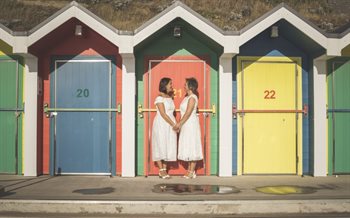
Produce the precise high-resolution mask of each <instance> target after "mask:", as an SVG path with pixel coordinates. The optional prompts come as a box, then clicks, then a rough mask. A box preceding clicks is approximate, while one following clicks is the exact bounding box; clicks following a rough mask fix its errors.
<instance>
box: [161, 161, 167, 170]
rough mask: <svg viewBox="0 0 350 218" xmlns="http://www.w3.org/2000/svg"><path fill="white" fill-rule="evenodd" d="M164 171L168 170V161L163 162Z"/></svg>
mask: <svg viewBox="0 0 350 218" xmlns="http://www.w3.org/2000/svg"><path fill="white" fill-rule="evenodd" d="M162 163H163V169H166V170H167V162H166V161H163V162H162Z"/></svg>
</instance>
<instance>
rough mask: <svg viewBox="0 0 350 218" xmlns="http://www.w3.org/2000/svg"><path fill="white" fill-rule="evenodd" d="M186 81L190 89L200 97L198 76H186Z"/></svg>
mask: <svg viewBox="0 0 350 218" xmlns="http://www.w3.org/2000/svg"><path fill="white" fill-rule="evenodd" d="M186 83H187V86H188V89H189V90H191V91H192V92H193V94H195V95H197V97H198V98H199V93H198V91H197V89H198V82H197V80H196V78H194V77H191V78H186Z"/></svg>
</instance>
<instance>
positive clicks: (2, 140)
mask: <svg viewBox="0 0 350 218" xmlns="http://www.w3.org/2000/svg"><path fill="white" fill-rule="evenodd" d="M17 72H18V70H17V61H15V60H11V59H9V60H6V59H5V60H4V59H1V60H0V109H1V110H0V151H1V152H0V173H16V144H17V143H18V142H17V140H18V139H19V137H16V135H17V136H18V135H19V134H21V132H18V124H19V123H18V122H19V121H18V120H17V117H16V113H15V111H11V110H14V109H16V108H17V107H18V102H19V101H21V98H18V97H17V96H19V95H20V94H21V93H20V91H21V90H20V89H19V88H18V85H17V81H19V76H20V75H18V74H17Z"/></svg>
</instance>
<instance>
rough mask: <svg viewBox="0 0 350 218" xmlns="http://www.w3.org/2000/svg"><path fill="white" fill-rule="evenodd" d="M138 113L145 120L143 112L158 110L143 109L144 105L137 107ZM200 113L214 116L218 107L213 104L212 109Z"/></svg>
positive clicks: (200, 110) (178, 110) (177, 110)
mask: <svg viewBox="0 0 350 218" xmlns="http://www.w3.org/2000/svg"><path fill="white" fill-rule="evenodd" d="M175 111H176V112H180V109H176V110H175ZM137 112H138V114H139V117H140V118H141V119H142V118H143V112H157V109H156V108H143V107H142V104H139V105H138V106H137ZM198 112H199V113H211V114H212V115H213V116H215V114H216V105H215V104H212V106H211V108H209V109H198Z"/></svg>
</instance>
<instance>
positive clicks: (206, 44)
mask: <svg viewBox="0 0 350 218" xmlns="http://www.w3.org/2000/svg"><path fill="white" fill-rule="evenodd" d="M174 25H179V26H181V27H182V36H181V38H174V37H173V35H172V34H173V32H172V27H173V26H174ZM221 52H222V51H221V50H220V48H215V45H213V43H212V42H210V41H208V39H206V38H205V37H203V36H202V35H201V34H198V31H197V30H196V31H194V30H193V28H192V27H190V26H189V25H188V24H187V23H185V22H183V21H181V20H180V21H174V22H173V23H171V24H170V25H169V27H165V28H163V29H162V30H161V31H160V32H158V33H157V34H155V35H153V36H151V37H150V38H149V39H148V40H146V41H145V42H144V44H143V45H139V46H138V47H137V48H136V52H135V53H136V73H137V75H136V79H137V103H138V104H139V103H141V104H143V100H144V86H143V85H144V84H143V73H144V71H145V69H144V58H145V57H146V56H177V55H178V56H188V55H195V56H203V55H206V56H208V57H209V60H210V76H211V77H210V81H211V82H210V89H211V90H210V95H211V96H210V101H211V104H215V105H216V106H217V113H218V111H219V109H218V106H219V105H218V103H219V101H218V94H219V91H218V88H219V87H218V69H219V63H218V60H219V58H218V56H219V53H221ZM218 118H219V114H216V116H215V117H212V118H211V123H210V128H211V138H210V154H211V156H210V164H211V167H210V174H212V175H216V174H217V173H218V142H219V141H218V135H219V132H218V130H219V128H218V125H219V123H218ZM136 122H137V123H136V126H137V138H136V139H137V152H136V155H137V158H136V160H137V175H144V147H143V146H144V144H143V142H144V125H145V124H144V119H140V118H139V117H137V120H136Z"/></svg>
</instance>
